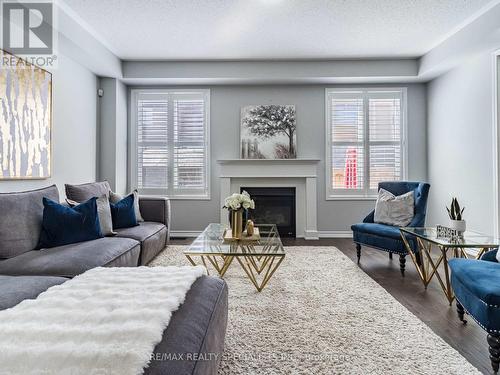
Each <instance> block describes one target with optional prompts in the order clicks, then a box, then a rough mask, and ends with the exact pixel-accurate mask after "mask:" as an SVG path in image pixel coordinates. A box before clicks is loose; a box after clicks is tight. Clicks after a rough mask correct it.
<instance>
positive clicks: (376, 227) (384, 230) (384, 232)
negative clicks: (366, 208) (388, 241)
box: [351, 223, 401, 240]
mask: <svg viewBox="0 0 500 375" xmlns="http://www.w3.org/2000/svg"><path fill="white" fill-rule="evenodd" d="M351 229H352V230H353V231H357V232H361V233H367V234H373V235H376V236H381V237H389V238H393V239H395V240H401V234H400V232H399V228H398V227H393V226H392V225H385V224H376V223H359V224H354V225H352V226H351Z"/></svg>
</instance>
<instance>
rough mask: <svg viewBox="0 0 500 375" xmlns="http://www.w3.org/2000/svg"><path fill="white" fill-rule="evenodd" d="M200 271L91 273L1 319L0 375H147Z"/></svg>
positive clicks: (109, 270) (163, 269) (153, 269)
mask: <svg viewBox="0 0 500 375" xmlns="http://www.w3.org/2000/svg"><path fill="white" fill-rule="evenodd" d="M203 274H205V269H204V268H203V267H151V268H150V267H137V268H94V269H92V270H90V271H87V272H85V273H84V274H82V275H80V276H77V277H75V278H74V279H72V280H69V281H67V282H65V283H64V284H62V285H57V286H54V287H52V288H50V289H49V290H47V291H46V292H44V293H42V294H40V295H39V296H38V298H37V299H36V300H25V301H23V302H21V303H20V304H19V305H17V306H14V307H13V308H11V309H7V310H4V311H0V374H72V375H77V374H78V375H79V374H82V375H83V374H85V375H87V374H106V375H107V374H117V375H127V374H134V375H135V374H142V373H143V371H144V368H145V367H147V365H148V363H149V361H150V357H151V353H152V352H153V350H154V347H155V346H156V344H158V343H159V342H160V341H161V338H162V334H163V330H164V329H165V328H166V327H167V325H168V323H169V321H170V317H171V316H172V313H173V312H174V311H175V310H177V309H178V307H179V306H180V305H181V304H182V303H183V302H184V298H185V296H186V293H187V291H188V290H189V289H190V288H191V285H192V284H193V282H194V281H195V280H196V279H197V278H198V277H200V276H201V275H203Z"/></svg>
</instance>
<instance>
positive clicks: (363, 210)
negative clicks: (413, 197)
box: [172, 84, 427, 231]
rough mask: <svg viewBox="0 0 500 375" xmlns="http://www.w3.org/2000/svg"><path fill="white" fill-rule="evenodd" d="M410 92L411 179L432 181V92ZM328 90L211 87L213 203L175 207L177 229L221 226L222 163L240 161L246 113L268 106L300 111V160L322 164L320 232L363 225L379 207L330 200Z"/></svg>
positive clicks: (418, 88) (412, 87)
mask: <svg viewBox="0 0 500 375" xmlns="http://www.w3.org/2000/svg"><path fill="white" fill-rule="evenodd" d="M364 86H366V85H364ZM379 86H380V85H379ZM404 86H406V87H408V129H409V178H410V179H412V180H426V177H427V167H426V87H425V85H423V84H408V85H404ZM335 87H338V86H335ZM349 87H352V86H349ZM325 88H326V86H323V85H322V86H319V85H311V86H308V85H299V86H214V87H210V89H211V97H210V101H211V109H210V110H211V123H210V126H211V135H210V137H211V151H210V152H211V184H212V186H211V200H210V201H199V200H196V201H182V200H175V201H172V211H173V212H172V229H173V230H174V231H200V230H202V229H203V228H204V227H205V226H206V224H207V223H210V222H218V221H219V208H220V205H221V203H220V202H219V180H218V176H219V166H218V164H217V160H218V159H233V158H238V157H239V128H240V108H241V107H242V106H245V105H249V104H266V103H280V104H295V105H296V109H297V126H298V130H297V146H298V156H299V157H301V158H315V159H321V162H320V165H319V171H320V174H319V179H318V230H320V231H348V230H349V229H350V225H351V224H352V223H355V222H358V221H359V220H361V219H362V218H363V217H364V215H365V214H367V213H368V212H369V211H370V210H371V209H372V208H373V206H374V201H326V199H325V196H326V192H325V175H324V170H325V164H324V158H325Z"/></svg>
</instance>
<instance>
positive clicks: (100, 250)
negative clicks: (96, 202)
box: [0, 182, 228, 375]
mask: <svg viewBox="0 0 500 375" xmlns="http://www.w3.org/2000/svg"><path fill="white" fill-rule="evenodd" d="M72 188H75V186H69V190H71V189H72ZM76 188H77V191H78V194H80V196H78V194H77V197H78V198H80V199H74V198H72V199H74V200H77V201H83V200H86V199H90V198H91V197H93V196H100V195H101V193H102V191H105V190H106V189H108V190H109V185H108V184H107V183H106V182H105V183H91V184H84V185H79V186H76ZM68 193H69V194H72V193H75V190H73V191H68V186H67V187H66V194H67V195H68V196H69V194H68ZM73 196H74V195H73ZM43 197H47V198H49V199H52V200H54V201H59V200H60V197H59V192H58V189H57V187H56V186H55V185H53V186H49V187H47V188H43V189H39V190H33V191H27V192H18V193H1V194H0V215H1V219H0V310H3V309H7V308H10V307H13V306H15V305H17V304H18V303H20V302H21V301H23V300H25V299H34V298H36V297H37V296H38V295H39V294H40V293H42V292H44V291H46V290H47V289H48V288H50V287H51V286H54V285H58V284H61V283H63V282H65V281H67V280H68V278H71V277H74V276H76V275H78V274H80V273H83V272H85V271H87V270H89V269H91V268H94V267H99V266H104V267H136V266H141V265H146V264H147V263H149V262H150V261H151V260H152V259H153V258H154V257H155V256H156V255H157V254H158V253H159V252H160V251H161V250H163V249H164V248H165V246H166V245H167V243H168V240H169V230H170V206H169V201H168V199H165V198H156V197H140V199H139V205H140V211H141V215H142V217H143V218H144V220H145V221H144V222H141V223H140V224H139V225H138V226H136V227H133V228H126V229H119V230H117V232H118V234H117V235H116V236H114V237H104V238H100V239H97V240H93V241H86V242H80V243H76V244H70V245H65V246H59V247H54V248H50V249H41V250H35V247H36V246H37V244H38V239H39V236H40V232H41V223H42V215H43V204H42V198H43ZM152 287H154V286H152ZM227 298H228V289H227V285H226V283H225V282H224V281H223V280H222V279H218V278H214V277H208V276H203V277H201V278H199V279H198V280H197V281H196V282H195V283H194V284H193V286H192V287H191V289H190V290H189V292H188V294H187V295H186V299H185V302H184V303H183V304H182V305H181V306H180V308H179V310H177V311H176V312H175V313H174V314H173V315H172V318H171V320H170V324H169V325H168V327H167V328H166V329H165V331H164V332H163V336H162V340H161V342H160V343H159V344H158V345H157V346H156V348H155V350H154V354H155V355H154V356H153V360H152V362H151V363H150V366H149V367H148V368H147V369H146V370H145V373H146V374H150V375H153V374H154V375H156V374H179V375H180V374H191V375H192V374H196V375H202V374H203V375H204V374H216V373H217V367H218V364H219V362H220V359H221V354H222V351H223V348H224V337H225V332H226V326H227V314H228V307H227V306H228V305H227ZM169 353H170V354H175V355H174V356H170V357H169V355H168V354H169ZM187 353H189V354H202V355H201V356H200V355H191V356H186V355H185V354H187ZM169 358H179V359H178V360H171V359H169ZM207 358H209V360H206V359H207Z"/></svg>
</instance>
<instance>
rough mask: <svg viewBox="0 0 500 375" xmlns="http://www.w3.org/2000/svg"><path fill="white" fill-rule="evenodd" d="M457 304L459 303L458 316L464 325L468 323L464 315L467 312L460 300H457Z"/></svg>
mask: <svg viewBox="0 0 500 375" xmlns="http://www.w3.org/2000/svg"><path fill="white" fill-rule="evenodd" d="M456 303H457V314H458V319H460V321H461V322H462V323H463V324H466V323H467V320H465V319H464V314H465V310H464V307H463V306H462V304H461V303H460V302H458V300H456Z"/></svg>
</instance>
